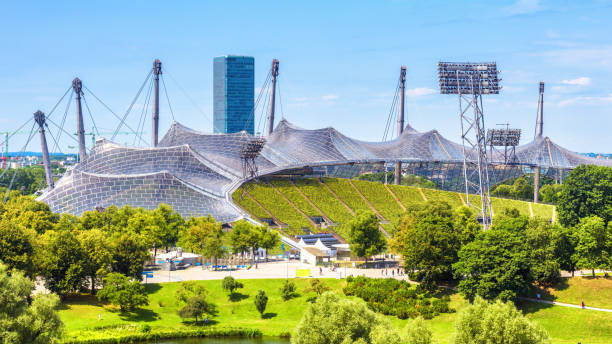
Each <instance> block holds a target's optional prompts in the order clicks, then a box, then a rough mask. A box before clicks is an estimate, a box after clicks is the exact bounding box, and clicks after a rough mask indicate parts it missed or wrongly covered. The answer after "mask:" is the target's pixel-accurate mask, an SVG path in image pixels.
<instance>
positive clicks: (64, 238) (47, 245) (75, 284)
mask: <svg viewBox="0 0 612 344" xmlns="http://www.w3.org/2000/svg"><path fill="white" fill-rule="evenodd" d="M38 246H39V249H38V250H37V254H36V256H37V259H36V261H37V265H38V267H39V269H40V272H41V275H42V276H43V278H44V279H45V286H46V287H47V289H49V290H50V291H52V292H54V293H56V294H58V295H60V296H65V295H66V294H69V293H73V292H76V291H78V290H79V289H80V288H81V285H82V284H83V280H84V279H85V277H86V276H85V271H84V269H83V268H84V262H85V257H84V254H83V250H82V249H81V244H80V243H79V241H78V240H77V238H76V237H75V236H74V235H73V234H72V232H68V231H61V232H56V231H53V230H50V231H48V232H46V233H45V234H43V235H42V236H40V237H39V244H38Z"/></svg>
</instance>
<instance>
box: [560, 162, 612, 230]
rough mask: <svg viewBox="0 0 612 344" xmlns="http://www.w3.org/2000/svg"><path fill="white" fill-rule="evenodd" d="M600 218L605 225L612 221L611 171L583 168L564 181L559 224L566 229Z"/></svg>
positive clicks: (587, 166) (599, 167) (591, 166)
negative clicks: (591, 218)
mask: <svg viewBox="0 0 612 344" xmlns="http://www.w3.org/2000/svg"><path fill="white" fill-rule="evenodd" d="M591 215H597V216H599V217H600V218H602V219H603V221H604V222H605V223H608V222H610V220H612V168H610V167H605V166H594V165H581V166H578V167H576V168H575V169H573V170H572V171H571V172H570V173H569V176H568V177H567V178H566V179H565V181H564V182H563V188H562V189H561V193H560V195H559V200H558V202H557V216H558V218H559V222H560V223H561V224H562V225H564V226H567V227H573V226H575V225H577V224H578V223H579V222H580V220H581V219H583V218H585V217H589V216H591Z"/></svg>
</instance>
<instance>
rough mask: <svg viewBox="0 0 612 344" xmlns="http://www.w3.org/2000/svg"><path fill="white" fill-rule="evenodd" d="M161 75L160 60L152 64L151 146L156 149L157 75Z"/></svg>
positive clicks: (157, 126) (157, 128)
mask: <svg viewBox="0 0 612 344" xmlns="http://www.w3.org/2000/svg"><path fill="white" fill-rule="evenodd" d="M161 73H162V64H161V61H160V60H155V61H154V62H153V133H152V134H151V135H152V137H151V146H153V147H157V136H158V135H157V134H158V131H159V75H160V74H161Z"/></svg>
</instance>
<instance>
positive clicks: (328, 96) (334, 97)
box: [321, 94, 340, 100]
mask: <svg viewBox="0 0 612 344" xmlns="http://www.w3.org/2000/svg"><path fill="white" fill-rule="evenodd" d="M338 98H340V97H338V95H336V94H327V95H324V96H323V97H321V99H323V100H336V99H338Z"/></svg>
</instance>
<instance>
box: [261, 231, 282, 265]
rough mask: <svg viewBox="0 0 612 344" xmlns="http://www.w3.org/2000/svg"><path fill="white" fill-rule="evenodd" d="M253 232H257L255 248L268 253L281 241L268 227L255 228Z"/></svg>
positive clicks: (276, 233)
mask: <svg viewBox="0 0 612 344" xmlns="http://www.w3.org/2000/svg"><path fill="white" fill-rule="evenodd" d="M255 230H256V231H257V232H258V233H257V234H258V238H257V246H259V247H261V248H263V249H264V250H266V251H268V250H271V249H273V248H275V247H278V245H280V242H281V240H280V234H278V231H275V230H271V229H270V228H268V226H257V227H256V228H255ZM266 260H267V256H266Z"/></svg>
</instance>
